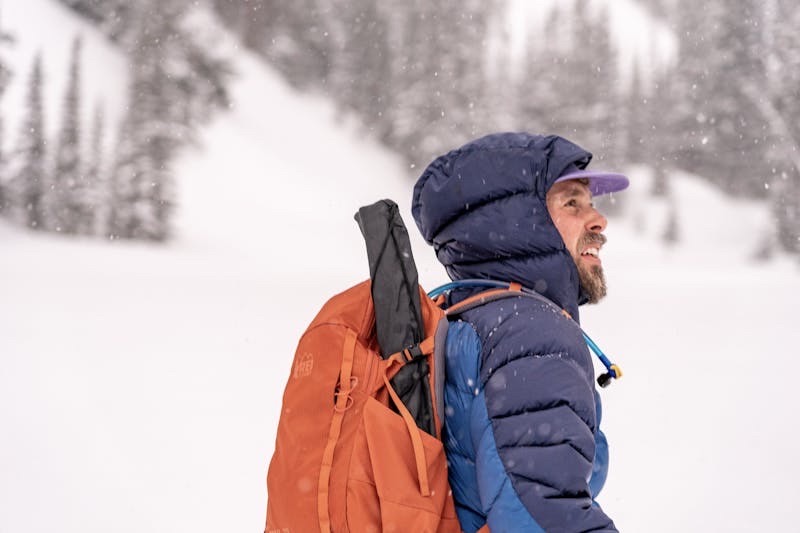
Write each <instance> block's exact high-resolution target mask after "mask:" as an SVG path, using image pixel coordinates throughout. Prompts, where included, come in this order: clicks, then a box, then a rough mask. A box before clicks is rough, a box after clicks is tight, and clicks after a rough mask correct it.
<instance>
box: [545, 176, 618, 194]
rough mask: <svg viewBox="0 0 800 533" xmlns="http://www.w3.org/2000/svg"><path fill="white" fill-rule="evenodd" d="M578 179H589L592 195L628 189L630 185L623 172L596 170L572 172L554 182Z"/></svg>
mask: <svg viewBox="0 0 800 533" xmlns="http://www.w3.org/2000/svg"><path fill="white" fill-rule="evenodd" d="M577 179H588V180H589V190H590V191H592V195H594V196H599V195H601V194H608V193H610V192H617V191H621V190H624V189H627V188H628V185H630V181H628V178H627V177H625V176H623V175H622V174H616V173H614V172H596V171H592V170H579V171H577V172H570V173H569V174H564V175H562V176H559V178H558V179H557V180H556V181H554V182H553V183H554V184H555V183H558V182H560V181H567V180H577Z"/></svg>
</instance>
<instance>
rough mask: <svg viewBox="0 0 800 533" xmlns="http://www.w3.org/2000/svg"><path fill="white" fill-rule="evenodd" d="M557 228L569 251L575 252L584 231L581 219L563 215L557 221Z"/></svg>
mask: <svg viewBox="0 0 800 533" xmlns="http://www.w3.org/2000/svg"><path fill="white" fill-rule="evenodd" d="M556 228H557V229H558V232H559V233H560V234H561V239H562V240H563V241H564V244H565V245H566V247H567V249H568V250H569V252H570V253H572V254H574V253H575V251H576V249H577V247H578V239H579V238H580V236H581V231H582V226H581V223H580V221H576V220H575V219H574V217H564V216H562V217H560V219H559V220H558V221H557V222H556Z"/></svg>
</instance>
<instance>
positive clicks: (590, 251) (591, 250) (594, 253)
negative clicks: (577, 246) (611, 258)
mask: <svg viewBox="0 0 800 533" xmlns="http://www.w3.org/2000/svg"><path fill="white" fill-rule="evenodd" d="M581 255H591V256H594V257H599V256H600V250H598V249H597V248H587V249H586V250H584V251H583V253H582V254H581Z"/></svg>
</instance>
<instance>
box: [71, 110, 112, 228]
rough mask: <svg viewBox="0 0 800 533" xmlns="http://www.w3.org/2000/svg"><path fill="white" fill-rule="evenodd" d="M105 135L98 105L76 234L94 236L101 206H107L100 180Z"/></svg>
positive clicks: (102, 113) (101, 113)
mask: <svg viewBox="0 0 800 533" xmlns="http://www.w3.org/2000/svg"><path fill="white" fill-rule="evenodd" d="M104 133H105V113H104V112H103V107H102V106H101V105H98V106H97V107H96V108H95V111H94V118H93V119H92V137H91V145H90V151H89V159H88V161H87V165H86V172H85V173H84V187H83V194H82V195H81V197H80V203H79V210H78V218H77V233H80V234H82V235H95V234H97V232H98V230H99V221H100V216H101V212H102V210H103V206H105V205H107V204H108V197H107V194H106V191H105V187H104V185H107V184H104V183H103V180H102V177H101V176H102V169H103V137H104Z"/></svg>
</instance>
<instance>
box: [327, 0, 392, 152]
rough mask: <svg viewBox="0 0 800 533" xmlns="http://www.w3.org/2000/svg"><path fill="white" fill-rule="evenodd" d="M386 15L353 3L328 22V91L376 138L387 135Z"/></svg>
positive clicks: (366, 3)
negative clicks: (331, 49)
mask: <svg viewBox="0 0 800 533" xmlns="http://www.w3.org/2000/svg"><path fill="white" fill-rule="evenodd" d="M386 19H387V16H386V14H385V13H382V12H381V11H380V9H379V6H378V5H377V4H376V3H375V2H373V1H372V0H353V1H352V2H348V3H346V4H344V5H342V6H341V7H340V9H339V10H338V16H337V17H336V18H335V19H334V20H332V21H331V24H330V26H331V32H332V40H333V41H334V42H336V48H335V53H334V54H332V55H333V58H332V62H333V64H332V69H331V75H330V79H329V88H330V90H331V92H332V94H333V95H334V96H336V98H337V100H338V101H339V103H340V105H341V106H342V107H343V108H344V109H345V110H346V111H348V112H353V113H356V114H358V115H360V116H361V117H362V119H363V121H364V123H365V125H366V127H367V128H368V129H369V130H370V131H371V132H373V134H374V136H375V137H376V138H378V139H387V138H389V137H390V135H391V122H390V120H389V118H388V113H387V110H388V109H390V108H391V106H392V103H391V97H392V90H391V85H392V72H391V50H390V48H389V33H388V25H387V22H386Z"/></svg>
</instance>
